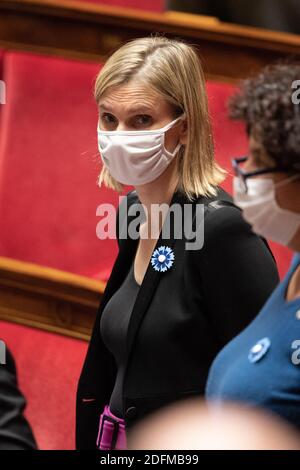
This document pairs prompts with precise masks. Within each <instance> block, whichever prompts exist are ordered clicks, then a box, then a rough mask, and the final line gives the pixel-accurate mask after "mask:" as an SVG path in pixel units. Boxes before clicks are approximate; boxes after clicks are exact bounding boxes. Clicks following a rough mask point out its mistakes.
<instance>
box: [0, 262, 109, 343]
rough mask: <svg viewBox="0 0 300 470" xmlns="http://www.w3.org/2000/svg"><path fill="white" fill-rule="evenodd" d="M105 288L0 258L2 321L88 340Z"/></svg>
mask: <svg viewBox="0 0 300 470" xmlns="http://www.w3.org/2000/svg"><path fill="white" fill-rule="evenodd" d="M104 288H105V283H104V282H101V281H97V280H93V279H90V278H87V277H84V276H79V275H76V274H71V273H68V272H64V271H60V270H57V269H53V268H48V267H43V266H39V265H36V264H32V263H27V262H23V261H18V260H13V259H9V258H5V257H0V319H1V320H6V321H10V322H14V323H20V324H22V325H27V326H31V327H37V328H41V329H44V330H47V331H51V332H55V333H61V334H64V335H67V336H72V337H74V338H81V339H86V340H87V339H88V338H89V336H90V333H91V329H92V326H93V324H94V321H95V316H96V312H97V309H98V306H99V303H100V301H101V298H102V294H103V292H104ZM0 335H1V332H0Z"/></svg>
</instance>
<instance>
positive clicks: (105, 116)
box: [101, 114, 114, 124]
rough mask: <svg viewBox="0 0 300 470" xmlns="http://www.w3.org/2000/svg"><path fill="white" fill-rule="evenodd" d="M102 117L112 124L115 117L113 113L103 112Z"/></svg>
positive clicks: (104, 120)
mask: <svg viewBox="0 0 300 470" xmlns="http://www.w3.org/2000/svg"><path fill="white" fill-rule="evenodd" d="M101 119H102V120H103V122H105V123H106V124H111V123H112V122H114V117H113V116H112V115H111V114H102V116H101Z"/></svg>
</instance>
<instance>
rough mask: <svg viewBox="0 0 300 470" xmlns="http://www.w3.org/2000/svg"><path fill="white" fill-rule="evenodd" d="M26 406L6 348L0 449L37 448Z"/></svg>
mask: <svg viewBox="0 0 300 470" xmlns="http://www.w3.org/2000/svg"><path fill="white" fill-rule="evenodd" d="M25 406H26V401H25V398H24V396H23V394H22V393H21V391H20V389H19V387H18V380H17V370H16V364H15V361H14V358H13V356H12V354H11V353H10V351H9V350H8V349H6V363H5V364H0V450H36V448H37V443H36V441H35V437H34V435H33V433H32V430H31V428H30V426H29V424H28V422H27V420H26V418H25V417H24V409H25Z"/></svg>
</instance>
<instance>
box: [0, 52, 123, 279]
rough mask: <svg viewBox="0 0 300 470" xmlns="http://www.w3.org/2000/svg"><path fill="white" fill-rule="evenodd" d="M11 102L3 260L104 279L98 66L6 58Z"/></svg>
mask: <svg viewBox="0 0 300 470" xmlns="http://www.w3.org/2000/svg"><path fill="white" fill-rule="evenodd" d="M4 69H5V78H6V82H7V104H6V105H5V106H3V107H2V122H1V134H2V139H1V145H0V220H1V234H0V255H2V256H7V257H11V258H15V259H19V260H23V261H30V262H33V263H37V264H41V265H44V266H50V267H55V268H58V269H62V270H65V271H69V272H73V273H76V274H82V275H87V276H91V277H96V278H97V279H101V280H103V281H106V280H107V279H108V276H109V273H110V270H111V266H112V264H113V261H114V258H115V256H116V252H117V243H116V240H115V239H111V240H100V239H99V238H97V236H96V225H97V222H98V221H99V217H97V216H96V208H97V206H98V205H99V204H100V203H103V202H105V203H112V204H113V205H114V206H117V204H118V195H117V193H115V192H114V191H111V190H108V189H106V188H101V189H99V187H98V186H97V184H96V179H97V175H98V173H99V172H100V168H101V164H100V159H99V157H98V149H97V134H96V126H97V109H96V105H95V103H94V100H93V96H92V87H93V81H94V78H95V76H96V74H97V72H98V70H99V65H97V64H89V63H81V62H77V61H71V60H64V59H59V58H53V57H44V56H39V55H34V54H26V53H21V52H6V54H5V56H4Z"/></svg>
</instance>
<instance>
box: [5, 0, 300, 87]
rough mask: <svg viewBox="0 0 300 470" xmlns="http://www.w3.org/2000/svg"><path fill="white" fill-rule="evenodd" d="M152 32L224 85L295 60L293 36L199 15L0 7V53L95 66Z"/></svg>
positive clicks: (83, 5)
mask: <svg viewBox="0 0 300 470" xmlns="http://www.w3.org/2000/svg"><path fill="white" fill-rule="evenodd" d="M153 32H161V33H164V34H165V35H166V36H167V37H179V38H181V39H184V40H186V41H188V42H191V43H193V44H195V45H197V46H198V48H199V53H200V55H201V57H202V58H203V61H204V68H205V71H206V74H207V76H208V78H215V79H220V80H226V81H234V80H236V79H237V78H240V77H244V76H246V75H248V74H249V73H250V72H252V71H256V70H258V69H259V68H260V67H261V66H263V65H265V64H267V63H269V62H271V61H273V60H277V59H279V58H282V57H286V56H287V55H291V54H292V55H293V56H294V57H298V58H299V56H300V37H299V36H297V35H293V34H288V33H283V32H277V31H267V30H262V29H259V28H251V27H245V26H238V25H232V24H226V23H222V22H220V21H218V20H217V19H215V18H209V17H204V16H199V15H191V14H186V13H181V12H165V13H150V12H144V11H139V10H132V9H127V8H119V7H109V6H106V5H97V4H93V3H88V2H79V1H66V0H43V1H42V0H22V1H20V0H19V1H15V0H10V1H5V0H2V1H1V2H0V47H7V48H14V49H16V48H17V49H22V50H32V51H36V52H43V53H48V54H55V55H62V56H64V57H72V58H80V59H83V60H92V61H97V62H100V61H103V60H105V58H106V57H107V56H108V55H109V54H111V53H112V52H113V51H114V50H115V49H116V48H118V47H119V46H120V45H121V44H123V43H124V42H125V41H127V40H129V39H131V38H136V37H141V36H148V35H149V34H151V33H153Z"/></svg>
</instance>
